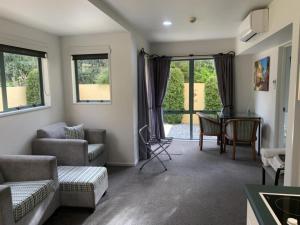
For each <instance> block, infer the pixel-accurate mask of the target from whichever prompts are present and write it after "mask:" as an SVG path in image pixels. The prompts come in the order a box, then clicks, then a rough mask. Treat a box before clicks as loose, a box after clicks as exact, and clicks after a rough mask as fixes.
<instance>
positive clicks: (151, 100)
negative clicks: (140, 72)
mask: <svg viewBox="0 0 300 225" xmlns="http://www.w3.org/2000/svg"><path fill="white" fill-rule="evenodd" d="M154 66H155V64H154V59H153V58H152V57H147V59H146V80H147V81H146V83H147V100H148V112H149V130H150V133H151V134H152V135H154V134H155V130H156V104H155V68H154Z"/></svg>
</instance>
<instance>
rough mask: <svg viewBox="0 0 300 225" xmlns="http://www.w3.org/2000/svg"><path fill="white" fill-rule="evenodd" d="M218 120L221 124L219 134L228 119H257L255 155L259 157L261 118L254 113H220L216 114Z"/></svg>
mask: <svg viewBox="0 0 300 225" xmlns="http://www.w3.org/2000/svg"><path fill="white" fill-rule="evenodd" d="M217 115H218V118H219V120H220V123H221V124H222V126H221V133H223V124H224V122H225V121H226V120H229V119H258V120H259V124H258V138H257V154H258V155H260V148H261V120H262V118H261V117H260V116H259V115H258V114H256V113H252V112H247V113H222V112H218V113H217ZM223 141H224V140H223V138H221V149H222V152H223V151H224V149H223V144H224V143H223Z"/></svg>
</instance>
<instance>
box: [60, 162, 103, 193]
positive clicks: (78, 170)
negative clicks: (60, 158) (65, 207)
mask: <svg viewBox="0 0 300 225" xmlns="http://www.w3.org/2000/svg"><path fill="white" fill-rule="evenodd" d="M104 179H107V170H106V168H105V167H85V166H59V167H58V182H59V189H60V191H64V192H93V191H94V190H95V187H96V186H97V185H98V184H101V183H102V182H103V180H104Z"/></svg>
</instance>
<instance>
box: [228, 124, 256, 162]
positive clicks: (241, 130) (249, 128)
mask: <svg viewBox="0 0 300 225" xmlns="http://www.w3.org/2000/svg"><path fill="white" fill-rule="evenodd" d="M259 122H260V121H259V119H230V120H227V121H226V122H225V129H224V130H225V133H224V151H226V144H227V140H229V141H232V143H233V151H232V159H233V160H235V153H236V144H237V143H238V142H239V143H249V144H251V147H252V158H253V160H256V150H255V142H256V140H257V138H256V132H257V128H258V124H259Z"/></svg>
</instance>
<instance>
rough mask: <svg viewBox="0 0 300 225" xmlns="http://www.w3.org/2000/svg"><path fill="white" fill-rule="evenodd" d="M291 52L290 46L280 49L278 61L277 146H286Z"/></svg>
mask: <svg viewBox="0 0 300 225" xmlns="http://www.w3.org/2000/svg"><path fill="white" fill-rule="evenodd" d="M291 52H292V46H291V45H286V46H283V47H281V49H280V55H281V56H280V58H279V59H280V63H281V64H282V65H281V76H280V79H279V89H278V96H279V104H278V106H279V107H278V112H279V117H278V118H279V120H278V123H279V124H278V128H279V135H278V136H279V138H278V147H280V148H285V147H286V135H287V121H288V110H289V109H288V102H289V90H290V88H289V85H290V72H291V71H290V70H291Z"/></svg>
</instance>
